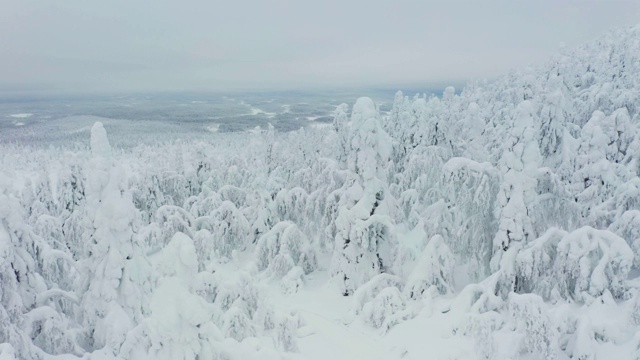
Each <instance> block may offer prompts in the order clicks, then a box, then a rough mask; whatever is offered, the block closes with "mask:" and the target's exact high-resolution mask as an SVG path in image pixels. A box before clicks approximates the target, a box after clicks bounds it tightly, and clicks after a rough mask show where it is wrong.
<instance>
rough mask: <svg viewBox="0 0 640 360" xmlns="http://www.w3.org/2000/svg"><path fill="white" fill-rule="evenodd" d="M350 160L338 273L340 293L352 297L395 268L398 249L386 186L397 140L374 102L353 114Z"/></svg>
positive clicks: (363, 101) (339, 225)
mask: <svg viewBox="0 0 640 360" xmlns="http://www.w3.org/2000/svg"><path fill="white" fill-rule="evenodd" d="M351 124H352V133H351V143H350V153H349V156H348V159H347V165H348V169H349V171H350V172H351V174H352V175H353V176H351V178H352V179H353V181H352V182H347V183H345V187H344V188H343V193H342V196H341V199H340V207H339V209H338V218H337V220H336V236H335V248H334V255H333V260H332V273H333V276H334V278H335V279H336V281H337V283H338V285H339V288H340V291H341V292H342V293H343V294H344V295H350V294H352V293H353V291H355V289H357V288H358V287H359V286H360V285H362V284H364V283H365V282H367V281H368V280H369V279H371V278H372V277H373V276H375V275H377V274H379V273H381V272H385V271H387V269H388V268H389V267H390V266H391V263H392V259H393V251H394V248H395V234H394V225H393V222H392V219H391V217H390V216H389V213H390V212H391V211H393V209H390V207H391V206H392V204H393V201H392V200H391V196H390V194H389V193H388V187H387V185H386V181H385V179H386V173H385V170H386V167H387V165H388V163H389V158H390V156H391V140H390V138H389V136H388V135H387V134H386V132H385V131H384V130H383V129H382V126H381V124H380V120H379V117H378V112H377V110H376V108H375V105H374V104H373V101H372V100H371V99H369V98H360V99H358V101H357V102H356V104H355V105H354V106H353V111H352V114H351Z"/></svg>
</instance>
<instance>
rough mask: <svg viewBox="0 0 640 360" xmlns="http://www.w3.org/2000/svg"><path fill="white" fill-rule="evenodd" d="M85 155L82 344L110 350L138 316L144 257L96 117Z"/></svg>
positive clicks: (132, 209) (128, 199)
mask: <svg viewBox="0 0 640 360" xmlns="http://www.w3.org/2000/svg"><path fill="white" fill-rule="evenodd" d="M91 154H92V159H91V162H90V164H89V166H88V168H87V174H86V179H87V185H86V196H87V206H86V219H87V220H88V221H90V224H91V227H90V231H91V234H90V237H89V239H90V250H89V256H88V258H86V259H84V260H83V261H82V264H81V266H82V269H83V277H82V278H81V279H80V282H79V292H80V294H81V295H82V299H81V303H80V308H81V318H82V324H83V326H84V330H85V342H86V346H87V348H88V349H101V348H103V347H104V348H105V351H108V352H111V353H113V354H116V353H117V351H118V349H119V347H120V345H121V344H122V342H124V340H125V336H126V333H127V331H129V330H130V329H131V328H132V327H133V326H134V324H135V321H139V320H141V318H142V311H143V304H142V303H143V301H144V295H145V292H144V290H143V284H142V283H141V282H143V281H144V275H142V277H141V276H140V275H141V274H140V273H139V272H138V271H140V270H143V269H144V263H145V262H146V261H145V259H144V257H143V256H142V255H141V253H140V249H139V247H138V246H137V244H136V243H134V232H133V226H134V223H135V221H136V210H135V207H134V206H133V202H132V199H131V196H130V194H129V193H128V192H127V189H126V188H124V186H123V183H122V179H121V177H120V173H119V172H118V169H117V168H115V167H114V160H113V157H112V153H111V147H110V145H109V141H108V139H107V133H106V131H105V129H104V127H103V126H102V124H101V123H100V122H97V123H95V124H94V126H93V127H92V129H91ZM134 269H135V270H134Z"/></svg>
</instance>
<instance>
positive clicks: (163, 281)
mask: <svg viewBox="0 0 640 360" xmlns="http://www.w3.org/2000/svg"><path fill="white" fill-rule="evenodd" d="M156 274H158V275H159V276H160V279H159V280H158V286H157V288H156V289H155V290H154V292H153V296H152V297H151V303H150V310H151V314H150V316H149V317H148V318H146V319H145V320H144V321H143V322H142V323H141V324H140V325H139V326H138V327H136V328H135V330H134V331H133V332H132V334H131V335H130V339H129V340H128V341H127V343H125V345H124V346H123V352H124V353H123V354H122V356H123V357H124V358H133V356H134V355H136V354H138V356H144V358H148V359H166V360H173V359H185V360H186V359H221V358H223V359H224V358H227V357H225V356H228V355H227V354H225V352H224V349H223V347H222V345H221V342H222V337H223V336H222V333H221V331H220V329H219V328H218V327H217V326H216V325H215V324H214V322H213V321H212V317H213V314H214V311H215V310H214V306H213V305H212V304H210V303H207V302H206V301H205V299H203V298H202V297H200V296H198V295H197V294H195V293H194V290H193V289H194V287H196V286H197V281H198V279H199V278H198V276H197V275H198V262H197V257H196V251H195V248H194V246H193V242H192V241H191V239H190V238H189V237H188V236H186V235H185V234H183V233H176V234H175V235H174V236H173V238H172V239H171V241H170V242H169V243H168V244H167V246H166V247H165V248H164V249H163V250H162V251H161V252H160V254H159V261H158V264H157V268H156ZM136 335H139V336H136Z"/></svg>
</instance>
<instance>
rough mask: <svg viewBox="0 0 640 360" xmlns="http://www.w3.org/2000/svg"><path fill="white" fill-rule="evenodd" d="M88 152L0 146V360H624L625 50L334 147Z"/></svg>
mask: <svg viewBox="0 0 640 360" xmlns="http://www.w3.org/2000/svg"><path fill="white" fill-rule="evenodd" d="M90 136H91V141H90V149H79V148H78V145H77V144H75V145H74V144H70V146H68V147H49V148H48V149H43V148H42V147H37V148H35V147H34V148H31V147H24V146H19V145H11V144H0V285H1V286H0V359H14V358H15V359H78V358H82V359H167V360H177V359H200V360H202V359H242V360H244V359H329V358H331V359H424V358H432V359H449V360H452V359H460V360H462V359H585V360H586V359H640V277H639V276H640V177H639V176H640V27H635V28H632V29H626V30H619V31H615V32H612V33H610V34H607V35H605V36H604V37H602V38H600V39H599V40H597V41H595V42H593V43H591V44H588V45H586V46H583V47H580V48H578V49H575V50H573V51H570V52H566V53H564V54H562V55H558V56H557V57H555V58H554V59H553V60H552V61H550V62H549V63H548V64H546V65H544V66H540V67H536V68H528V69H524V70H522V71H519V72H513V73H511V74H509V75H506V76H504V77H501V78H499V79H497V80H495V81H492V82H478V83H472V84H469V85H468V86H467V87H466V88H465V89H464V90H463V91H462V93H460V94H459V95H457V94H456V93H455V91H454V89H453V88H447V89H446V90H445V92H444V95H443V96H442V98H437V97H425V96H421V95H416V96H412V97H407V96H405V95H403V94H402V93H400V92H399V93H398V94H397V95H396V97H395V100H394V104H393V108H392V110H391V112H390V113H389V114H383V113H381V112H380V111H379V109H378V108H377V107H376V105H375V104H374V102H373V101H372V100H371V99H369V98H360V99H359V100H357V102H356V103H355V104H352V105H351V106H349V105H346V104H343V105H340V106H339V107H338V108H337V109H336V111H335V116H334V121H333V124H332V126H330V127H316V128H307V129H301V130H299V131H294V132H286V133H281V132H277V131H276V130H275V129H274V128H273V127H269V128H268V129H256V131H252V132H246V133H233V134H231V133H230V134H218V133H212V134H211V137H210V140H209V141H202V140H189V139H183V140H181V141H174V142H161V141H158V142H156V143H154V144H141V145H139V146H137V147H133V148H131V149H129V148H127V149H126V150H122V149H117V148H112V147H111V145H110V142H109V139H108V136H109V135H108V134H107V131H106V130H105V128H104V126H103V124H102V123H101V122H96V123H95V124H94V125H93V127H92V128H91V135H90ZM201 138H202V137H201V136H200V137H198V139H201Z"/></svg>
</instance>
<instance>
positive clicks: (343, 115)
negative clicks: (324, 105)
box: [333, 104, 350, 163]
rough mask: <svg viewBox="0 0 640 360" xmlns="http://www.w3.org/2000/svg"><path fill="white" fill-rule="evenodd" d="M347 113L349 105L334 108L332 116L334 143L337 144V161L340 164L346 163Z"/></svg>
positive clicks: (347, 148) (347, 151)
mask: <svg viewBox="0 0 640 360" xmlns="http://www.w3.org/2000/svg"><path fill="white" fill-rule="evenodd" d="M348 111H349V105H347V104H340V105H338V107H337V108H336V110H335V112H334V115H333V130H334V132H335V138H336V142H337V144H338V146H337V147H336V148H337V151H336V154H337V157H336V158H337V160H338V161H339V162H340V163H344V162H346V161H347V154H348V153H349V133H350V129H349V126H350V124H349V116H348V115H347V112H348Z"/></svg>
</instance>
